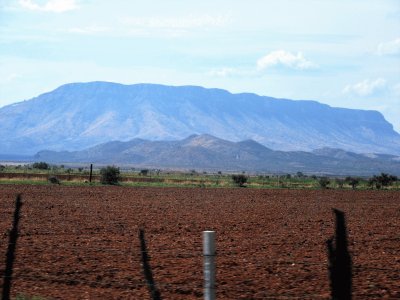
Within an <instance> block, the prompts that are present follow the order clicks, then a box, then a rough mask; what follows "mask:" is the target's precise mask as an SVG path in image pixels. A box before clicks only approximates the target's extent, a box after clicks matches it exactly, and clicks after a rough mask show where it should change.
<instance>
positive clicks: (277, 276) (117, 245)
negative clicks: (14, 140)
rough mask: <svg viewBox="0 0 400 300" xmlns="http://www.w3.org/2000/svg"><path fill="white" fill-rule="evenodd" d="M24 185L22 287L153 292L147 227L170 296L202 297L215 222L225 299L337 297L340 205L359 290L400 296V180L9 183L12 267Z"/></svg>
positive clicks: (4, 222)
mask: <svg viewBox="0 0 400 300" xmlns="http://www.w3.org/2000/svg"><path fill="white" fill-rule="evenodd" d="M18 193H21V195H22V203H23V205H22V208H21V219H20V222H19V236H18V240H17V245H16V253H15V261H14V273H13V278H12V280H13V281H12V296H13V297H14V296H16V295H17V294H25V295H31V296H33V295H38V296H41V297H43V298H45V299H150V296H149V292H148V289H147V286H146V282H145V279H144V276H143V271H142V266H141V252H140V241H139V238H138V230H139V228H143V229H144V230H145V234H146V241H147V248H148V251H149V255H150V258H151V260H150V264H151V266H152V270H153V274H154V279H155V281H156V283H157V286H158V287H159V290H160V292H161V296H162V298H163V299H201V298H202V280H203V279H202V256H201V254H202V253H201V252H202V244H201V242H202V241H201V236H202V235H201V233H202V231H203V230H215V231H216V232H217V284H218V286H217V298H218V299H328V298H329V282H328V271H327V255H326V240H327V239H328V238H329V237H331V236H332V234H333V232H334V216H333V214H332V208H337V209H340V210H343V211H344V212H345V214H346V217H347V218H346V222H347V225H348V229H349V232H348V234H349V247H350V251H351V254H352V259H353V274H354V278H353V295H354V299H395V298H400V272H399V270H400V192H388V191H380V192H376V191H337V190H336V191H334V190H323V191H322V190H321V191H316V190H255V189H246V188H241V189H240V188H238V189H201V188H197V189H184V188H126V187H65V186H64V187H63V186H28V185H1V186H0V257H1V261H0V277H1V278H3V277H4V271H5V261H6V259H5V258H6V251H7V246H8V241H9V232H10V230H11V227H12V222H13V214H14V205H15V198H16V195H17V194H18ZM0 289H1V286H0Z"/></svg>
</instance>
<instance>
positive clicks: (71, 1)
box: [19, 0, 79, 13]
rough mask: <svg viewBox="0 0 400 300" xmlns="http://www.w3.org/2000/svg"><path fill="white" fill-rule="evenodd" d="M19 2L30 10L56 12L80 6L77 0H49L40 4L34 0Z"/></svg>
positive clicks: (20, 0) (21, 0)
mask: <svg viewBox="0 0 400 300" xmlns="http://www.w3.org/2000/svg"><path fill="white" fill-rule="evenodd" d="M19 4H20V5H21V7H23V8H25V9H29V10H36V11H46V12H56V13H61V12H65V11H70V10H75V9H78V8H79V7H78V5H77V3H76V1H75V0H48V1H47V2H46V3H45V4H43V5H39V4H37V3H35V2H34V1H33V0H19Z"/></svg>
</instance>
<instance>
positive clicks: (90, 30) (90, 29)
mask: <svg viewBox="0 0 400 300" xmlns="http://www.w3.org/2000/svg"><path fill="white" fill-rule="evenodd" d="M109 31H110V28H108V27H103V26H96V25H92V26H86V27H74V28H70V29H69V30H68V32H71V33H79V34H88V35H91V34H98V33H106V32H109Z"/></svg>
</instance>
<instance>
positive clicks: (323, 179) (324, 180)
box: [318, 177, 330, 189]
mask: <svg viewBox="0 0 400 300" xmlns="http://www.w3.org/2000/svg"><path fill="white" fill-rule="evenodd" d="M318 183H319V186H320V187H321V188H323V189H326V188H327V187H328V185H329V183H330V181H329V178H328V177H321V178H320V179H319V180H318Z"/></svg>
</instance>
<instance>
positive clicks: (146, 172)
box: [140, 169, 149, 176]
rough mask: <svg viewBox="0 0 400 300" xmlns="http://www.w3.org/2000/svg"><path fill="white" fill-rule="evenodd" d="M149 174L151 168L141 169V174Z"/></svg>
mask: <svg viewBox="0 0 400 300" xmlns="http://www.w3.org/2000/svg"><path fill="white" fill-rule="evenodd" d="M148 174H149V170H148V169H143V170H140V175H142V176H147V175H148Z"/></svg>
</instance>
